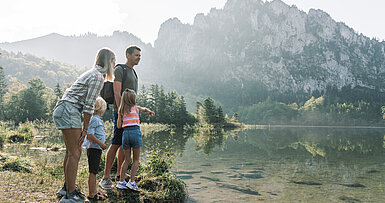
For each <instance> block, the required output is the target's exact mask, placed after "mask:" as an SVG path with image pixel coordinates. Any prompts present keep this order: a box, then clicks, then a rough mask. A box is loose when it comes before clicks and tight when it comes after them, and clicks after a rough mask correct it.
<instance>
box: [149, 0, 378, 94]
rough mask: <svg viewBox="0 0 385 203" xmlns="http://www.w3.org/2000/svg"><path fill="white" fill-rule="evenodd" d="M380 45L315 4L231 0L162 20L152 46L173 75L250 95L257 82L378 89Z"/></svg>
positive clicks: (308, 88)
mask: <svg viewBox="0 0 385 203" xmlns="http://www.w3.org/2000/svg"><path fill="white" fill-rule="evenodd" d="M384 45H385V44H384V42H378V41H377V40H371V39H369V38H367V37H365V36H363V35H360V34H357V33H356V32H355V31H354V30H353V29H351V28H349V27H348V26H346V25H345V24H344V23H341V22H336V21H334V20H333V19H332V18H331V17H330V16H329V15H328V14H327V13H325V12H323V11H321V10H310V11H309V12H308V13H305V12H303V11H300V10H299V9H297V8H296V7H295V6H288V5H286V4H285V3H283V2H282V1H280V0H275V1H272V2H262V1H260V0H229V1H228V2H227V3H226V5H225V7H224V8H223V9H220V10H217V9H212V10H211V11H210V13H209V14H207V15H203V14H198V15H197V16H196V17H195V21H194V23H193V25H188V24H182V23H181V22H180V21H179V20H177V19H170V20H168V21H167V22H165V23H164V24H163V25H162V26H161V29H160V31H159V37H158V39H157V40H156V41H155V45H154V46H155V50H156V52H157V54H158V56H160V60H161V61H162V62H163V64H164V65H165V66H164V67H165V69H166V70H167V71H168V72H170V74H172V73H176V74H175V75H174V76H175V80H178V77H177V75H180V73H189V74H191V75H192V76H195V77H196V79H197V80H199V81H200V82H199V83H198V84H206V85H209V86H210V87H211V86H237V87H240V91H245V92H250V94H252V92H253V88H256V87H257V86H263V88H267V89H269V90H274V91H279V92H293V93H295V92H306V93H311V92H313V91H315V90H318V91H320V92H322V91H325V90H326V88H327V86H334V87H337V88H338V89H341V88H342V87H345V86H351V87H352V88H353V87H356V86H360V87H365V88H369V89H376V90H378V91H384V90H385V74H384V72H385V56H384ZM203 71H204V72H203ZM202 73H204V76H202ZM180 78H181V79H183V78H184V77H180ZM207 80H209V81H207ZM180 82H182V81H180ZM246 84H247V85H246ZM246 86H247V87H246ZM244 88H249V89H244ZM209 89H210V88H209ZM204 91H206V92H207V91H208V90H207V89H205V90H204ZM207 93H209V92H207ZM248 94H249V93H248Z"/></svg>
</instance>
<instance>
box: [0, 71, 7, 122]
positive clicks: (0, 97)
mask: <svg viewBox="0 0 385 203" xmlns="http://www.w3.org/2000/svg"><path fill="white" fill-rule="evenodd" d="M6 92H7V82H6V81H5V75H4V69H3V67H1V66H0V119H4V104H3V102H4V95H5V93H6Z"/></svg>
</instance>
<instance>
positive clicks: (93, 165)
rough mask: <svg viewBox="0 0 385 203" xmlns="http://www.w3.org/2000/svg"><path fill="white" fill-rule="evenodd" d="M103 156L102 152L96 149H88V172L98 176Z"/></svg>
mask: <svg viewBox="0 0 385 203" xmlns="http://www.w3.org/2000/svg"><path fill="white" fill-rule="evenodd" d="M101 156H102V150H100V149H95V148H88V149H87V158H88V171H89V172H90V173H93V174H98V172H99V164H100V157H101Z"/></svg>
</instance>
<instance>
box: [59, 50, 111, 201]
mask: <svg viewBox="0 0 385 203" xmlns="http://www.w3.org/2000/svg"><path fill="white" fill-rule="evenodd" d="M114 66H115V54H114V53H113V52H112V51H111V50H110V49H108V48H102V49H100V50H99V51H98V53H97V55H96V59H95V66H94V67H93V68H92V69H91V70H88V71H87V72H85V73H83V74H82V75H81V76H80V77H79V78H78V79H77V80H76V81H75V83H74V84H73V85H72V86H71V87H70V88H68V89H67V90H66V91H65V92H64V95H63V97H62V98H61V100H60V101H59V102H58V104H57V105H56V107H55V110H54V113H53V119H54V122H55V124H56V127H57V129H59V130H61V131H62V133H63V139H64V143H65V145H66V155H65V157H64V162H63V166H64V178H65V183H64V186H63V188H62V189H60V190H59V192H58V194H59V195H64V197H63V198H62V199H61V202H84V201H85V197H84V195H83V194H82V193H80V191H79V190H78V189H77V188H76V186H75V182H76V174H77V170H78V163H79V159H80V155H81V145H82V143H83V140H84V138H85V136H86V134H87V130H88V125H89V122H90V118H91V116H92V114H93V113H94V104H95V101H96V98H97V96H99V94H100V90H101V89H102V87H103V82H104V80H109V81H112V79H113V69H114ZM104 75H105V76H106V78H104ZM82 114H83V127H82V122H81V119H82Z"/></svg>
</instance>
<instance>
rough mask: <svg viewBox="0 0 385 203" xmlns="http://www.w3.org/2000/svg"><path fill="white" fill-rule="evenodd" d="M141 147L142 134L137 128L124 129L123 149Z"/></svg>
mask: <svg viewBox="0 0 385 203" xmlns="http://www.w3.org/2000/svg"><path fill="white" fill-rule="evenodd" d="M141 146H142V133H141V132H140V128H139V126H129V127H125V128H124V131H123V136H122V147H123V149H130V148H138V147H141Z"/></svg>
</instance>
